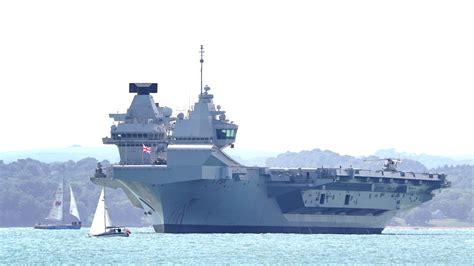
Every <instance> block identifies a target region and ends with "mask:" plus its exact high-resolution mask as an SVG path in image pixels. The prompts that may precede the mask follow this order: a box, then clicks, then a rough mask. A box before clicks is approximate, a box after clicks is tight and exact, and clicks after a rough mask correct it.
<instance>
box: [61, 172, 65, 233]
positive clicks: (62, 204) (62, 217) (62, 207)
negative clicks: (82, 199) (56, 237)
mask: <svg viewBox="0 0 474 266" xmlns="http://www.w3.org/2000/svg"><path fill="white" fill-rule="evenodd" d="M62 186H63V189H62V193H63V199H62V201H63V202H61V214H62V215H61V224H64V176H63V184H62Z"/></svg>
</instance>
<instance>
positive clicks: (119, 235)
mask: <svg viewBox="0 0 474 266" xmlns="http://www.w3.org/2000/svg"><path fill="white" fill-rule="evenodd" d="M129 235H130V233H127V232H120V233H117V232H105V233H102V234H97V235H89V236H91V237H129Z"/></svg>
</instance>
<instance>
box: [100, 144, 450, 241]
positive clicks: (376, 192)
mask: <svg viewBox="0 0 474 266" xmlns="http://www.w3.org/2000/svg"><path fill="white" fill-rule="evenodd" d="M184 157H186V158H187V160H176V161H174V160H173V159H174V158H176V159H178V158H184ZM168 158H169V159H170V161H168V165H140V166H132V165H117V166H114V167H113V170H112V171H113V177H114V178H106V177H105V178H92V181H93V182H94V183H96V184H98V185H104V186H109V187H114V188H121V189H123V190H124V191H125V192H126V194H127V195H128V197H129V198H130V200H131V202H132V203H133V204H134V205H135V206H137V207H139V208H142V209H144V212H145V214H146V215H148V216H149V218H150V220H151V221H152V222H153V227H154V229H155V231H156V232H165V233H334V234H336V233H343V234H379V233H381V232H382V230H383V229H384V227H385V226H386V224H387V223H388V222H389V221H390V219H391V218H392V217H393V216H394V215H395V213H396V212H397V211H398V210H400V209H406V208H411V207H414V206H417V205H419V204H421V203H422V202H424V201H427V200H429V199H431V198H432V194H431V192H432V190H435V189H439V188H441V187H442V186H443V182H442V180H441V179H442V175H433V174H426V175H425V174H415V173H403V172H384V173H383V174H382V173H381V172H377V171H369V170H358V169H352V168H348V169H342V168H338V169H324V168H315V169H272V168H263V167H243V166H240V165H238V164H237V163H235V162H233V161H232V160H231V159H230V158H229V157H227V156H226V155H225V154H224V153H223V152H222V151H221V150H219V149H217V148H212V147H211V146H209V147H204V146H201V147H187V148H185V149H183V148H182V147H179V148H176V149H174V148H173V147H171V146H170V149H169V150H168ZM187 162H193V164H188V163H187ZM430 176H431V177H430Z"/></svg>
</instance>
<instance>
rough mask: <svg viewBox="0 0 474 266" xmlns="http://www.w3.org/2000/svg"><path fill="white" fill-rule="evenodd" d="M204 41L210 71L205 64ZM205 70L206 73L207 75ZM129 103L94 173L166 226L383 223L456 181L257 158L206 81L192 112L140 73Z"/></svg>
mask: <svg viewBox="0 0 474 266" xmlns="http://www.w3.org/2000/svg"><path fill="white" fill-rule="evenodd" d="M202 52H203V50H202V46H201V61H200V62H201V73H202V63H203V59H202ZM201 78H202V75H201ZM129 92H130V93H135V94H136V95H135V96H134V99H133V101H132V104H131V106H130V108H129V109H128V111H127V113H125V114H111V115H110V116H111V117H112V118H114V120H115V121H116V123H117V124H116V125H113V126H112V128H111V135H110V137H106V138H104V139H103V142H104V143H105V144H114V145H117V146H118V149H119V152H120V163H119V164H117V165H113V166H112V171H111V174H110V176H107V175H105V174H104V171H103V170H102V168H101V166H100V165H99V166H98V168H97V169H96V174H95V175H94V177H92V178H91V180H92V181H93V182H94V183H95V184H97V185H100V186H107V187H111V188H121V189H122V190H123V191H124V192H125V193H126V194H127V196H128V198H129V199H130V201H131V202H132V204H133V205H134V206H136V207H139V208H142V209H143V210H144V213H145V215H147V216H149V217H150V220H151V221H152V222H153V227H154V229H155V231H156V232H166V233H355V234H374V233H381V232H382V230H383V229H384V227H385V226H386V224H387V223H389V221H390V219H391V218H392V217H393V216H394V215H395V214H396V213H397V212H398V211H400V210H404V209H409V208H413V207H415V206H418V205H420V204H421V203H423V202H425V201H428V200H430V199H431V198H432V197H433V193H432V192H433V191H434V190H438V189H441V188H444V187H448V186H449V182H448V181H447V180H446V175H445V174H442V173H414V172H403V171H398V170H397V169H396V167H395V166H396V165H395V164H394V161H393V160H392V161H387V162H388V163H387V165H386V166H385V167H384V169H382V170H379V171H370V170H364V169H355V168H352V167H349V168H342V167H340V168H295V169H287V168H267V167H247V166H243V165H241V164H239V163H238V162H236V161H235V160H234V159H232V158H231V157H230V156H229V155H227V154H226V153H225V152H224V149H225V148H226V147H233V145H234V142H235V139H236V135H237V130H238V126H237V125H236V124H234V123H233V122H231V121H229V120H228V119H227V117H226V113H225V111H223V110H222V108H221V107H220V106H219V105H217V106H216V105H215V104H214V102H213V98H214V96H213V95H212V94H210V88H209V87H208V86H207V85H206V86H205V87H202V81H201V93H200V94H199V98H198V102H196V103H195V104H194V106H193V108H191V110H189V112H188V114H187V115H186V116H185V115H184V114H183V113H180V114H178V115H177V116H176V117H173V116H172V110H171V109H170V108H168V107H160V106H159V104H158V103H155V101H154V99H153V97H152V96H151V93H156V92H157V84H156V83H132V84H130V86H129Z"/></svg>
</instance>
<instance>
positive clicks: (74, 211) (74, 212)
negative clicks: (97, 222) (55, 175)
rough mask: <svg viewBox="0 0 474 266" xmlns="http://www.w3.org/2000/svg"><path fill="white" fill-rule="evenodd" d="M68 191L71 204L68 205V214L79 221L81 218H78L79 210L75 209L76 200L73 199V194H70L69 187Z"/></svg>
mask: <svg viewBox="0 0 474 266" xmlns="http://www.w3.org/2000/svg"><path fill="white" fill-rule="evenodd" d="M69 191H70V192H71V202H70V204H69V213H70V214H71V215H72V216H74V217H76V218H77V220H79V221H81V217H80V216H79V210H78V209H77V205H76V198H74V193H73V192H72V187H71V185H69Z"/></svg>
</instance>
